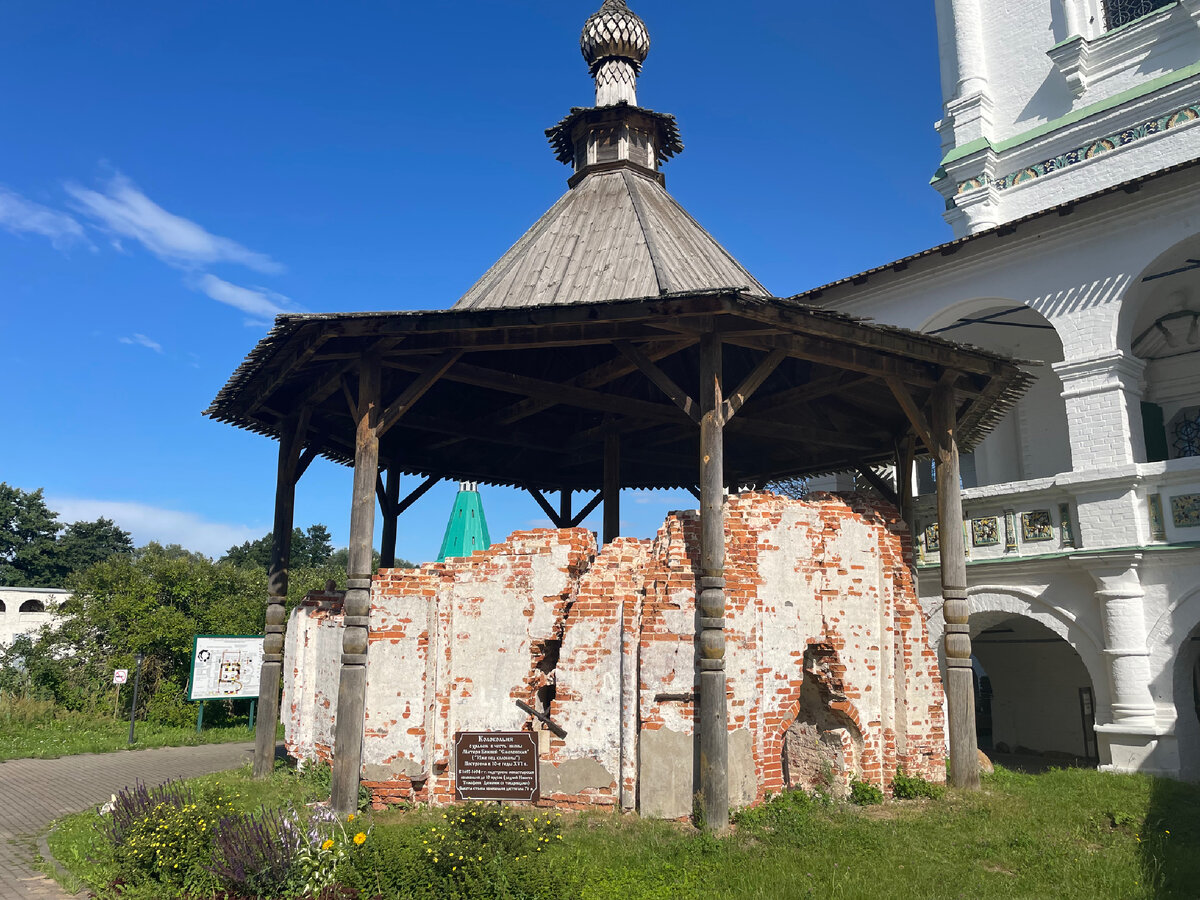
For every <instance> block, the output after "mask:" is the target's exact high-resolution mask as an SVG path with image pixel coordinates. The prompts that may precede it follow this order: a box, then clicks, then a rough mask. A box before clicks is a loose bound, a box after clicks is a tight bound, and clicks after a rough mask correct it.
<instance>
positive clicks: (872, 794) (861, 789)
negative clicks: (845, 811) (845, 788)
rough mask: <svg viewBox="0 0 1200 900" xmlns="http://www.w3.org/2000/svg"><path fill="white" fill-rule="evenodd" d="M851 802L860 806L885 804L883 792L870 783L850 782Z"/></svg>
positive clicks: (854, 780) (856, 780) (855, 780)
mask: <svg viewBox="0 0 1200 900" xmlns="http://www.w3.org/2000/svg"><path fill="white" fill-rule="evenodd" d="M850 802H851V803H854V804H856V805H858V806H875V805H876V804H878V803H882V802H883V790H882V789H881V788H879V787H877V786H875V785H873V784H871V782H869V781H859V780H858V779H857V778H855V779H853V780H852V781H851V782H850Z"/></svg>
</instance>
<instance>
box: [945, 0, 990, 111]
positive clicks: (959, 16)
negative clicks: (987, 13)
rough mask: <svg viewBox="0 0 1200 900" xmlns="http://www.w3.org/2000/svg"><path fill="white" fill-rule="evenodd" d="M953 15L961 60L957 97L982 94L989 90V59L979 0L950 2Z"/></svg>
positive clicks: (955, 40) (951, 0)
mask: <svg viewBox="0 0 1200 900" xmlns="http://www.w3.org/2000/svg"><path fill="white" fill-rule="evenodd" d="M950 14H951V16H952V17H953V20H954V48H955V52H956V54H957V58H958V96H959V97H969V96H971V95H972V94H982V93H984V92H985V91H986V90H987V58H986V56H985V53H984V44H983V17H982V13H981V12H980V9H979V0H950Z"/></svg>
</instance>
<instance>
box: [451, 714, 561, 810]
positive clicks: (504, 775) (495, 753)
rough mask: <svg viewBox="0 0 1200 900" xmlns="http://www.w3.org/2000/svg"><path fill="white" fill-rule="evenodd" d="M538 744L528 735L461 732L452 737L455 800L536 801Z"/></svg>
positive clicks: (527, 733) (538, 786)
mask: <svg viewBox="0 0 1200 900" xmlns="http://www.w3.org/2000/svg"><path fill="white" fill-rule="evenodd" d="M539 789H540V785H539V781H538V742H537V735H536V734H533V733H532V732H529V731H462V732H459V733H458V734H457V735H455V737H454V797H455V799H456V800H519V801H525V802H531V801H534V800H537V799H538V791H539Z"/></svg>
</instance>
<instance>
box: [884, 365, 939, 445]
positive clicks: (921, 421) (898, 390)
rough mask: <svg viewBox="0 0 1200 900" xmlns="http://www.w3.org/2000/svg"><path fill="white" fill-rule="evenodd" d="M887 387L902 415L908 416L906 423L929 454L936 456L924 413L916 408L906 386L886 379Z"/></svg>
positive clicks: (898, 380)
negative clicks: (907, 422) (910, 425)
mask: <svg viewBox="0 0 1200 900" xmlns="http://www.w3.org/2000/svg"><path fill="white" fill-rule="evenodd" d="M887 386H888V387H889V388H890V389H891V392H892V394H893V395H894V396H895V398H896V401H897V402H898V403H899V404H900V408H901V409H903V410H904V415H906V416H908V421H909V422H910V423H911V424H912V427H913V429H914V430H915V431H916V433H917V436H918V437H920V439H921V441H922V443H924V444H925V446H926V447H927V448H928V449H929V452H930V453H934V454H936V453H937V452H938V451H937V443H936V442H935V441H934V439H933V431H932V430H931V429H930V427H929V420H927V419H926V418H925V413H923V412H922V411H921V407H919V406H917V402H916V401H915V400H914V399H913V396H912V394H910V393H909V392H908V386H907V385H905V384H904V382H902V381H901V380H900V379H899V378H888V379H887Z"/></svg>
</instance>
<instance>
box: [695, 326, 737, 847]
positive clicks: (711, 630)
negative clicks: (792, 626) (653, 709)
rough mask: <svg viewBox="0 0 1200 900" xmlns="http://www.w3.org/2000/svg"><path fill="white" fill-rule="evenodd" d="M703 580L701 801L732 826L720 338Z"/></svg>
mask: <svg viewBox="0 0 1200 900" xmlns="http://www.w3.org/2000/svg"><path fill="white" fill-rule="evenodd" d="M700 361H701V362H700V404H701V409H702V410H703V412H704V415H703V418H702V419H701V421H700V579H699V582H700V583H699V584H698V585H697V591H696V594H697V596H696V607H697V610H696V611H697V612H698V613H699V616H698V622H697V624H698V625H699V635H698V645H699V656H698V659H697V664H696V665H697V669H698V671H697V673H696V676H697V681H698V682H699V684H700V697H699V702H698V703H697V704H696V705H697V722H696V728H697V730H698V731H699V732H700V735H699V737H700V757H699V759H700V772H699V776H700V777H699V779H698V780H699V782H700V798H701V803H702V804H703V811H704V827H705V828H706V829H708V830H710V831H718V832H719V831H724V830H725V828H726V826H727V825H728V824H729V774H728V770H729V726H728V717H729V711H728V706H727V703H726V699H725V614H726V609H725V451H724V438H723V434H724V427H723V424H724V423H723V417H722V414H721V407H722V406H723V405H724V397H723V396H722V390H721V379H722V373H721V338H720V337H719V336H718V335H715V334H708V335H705V336H704V338H703V339H702V341H701V343H700Z"/></svg>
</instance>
